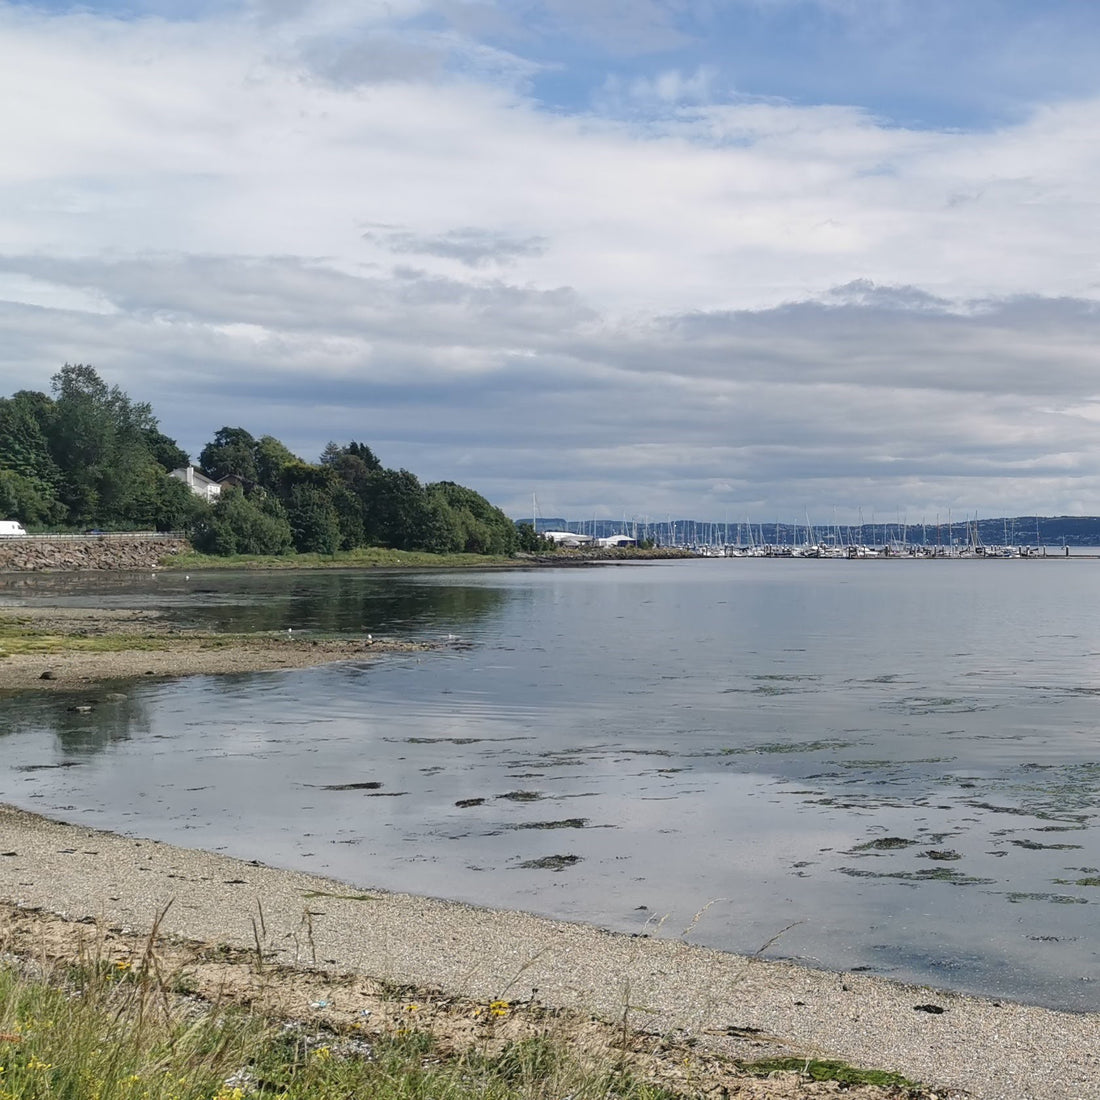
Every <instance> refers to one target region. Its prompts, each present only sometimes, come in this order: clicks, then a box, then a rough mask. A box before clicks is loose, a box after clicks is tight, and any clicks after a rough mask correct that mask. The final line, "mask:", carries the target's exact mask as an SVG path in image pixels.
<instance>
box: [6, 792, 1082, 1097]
mask: <svg viewBox="0 0 1100 1100" xmlns="http://www.w3.org/2000/svg"><path fill="white" fill-rule="evenodd" d="M0 897H2V898H4V899H6V900H8V901H10V902H14V903H17V904H19V905H21V906H23V907H40V908H43V909H46V910H48V911H50V912H54V913H59V914H62V915H64V916H66V917H68V918H70V919H87V918H94V919H102V920H104V921H106V922H107V923H108V924H109V925H113V926H122V927H124V928H127V929H131V930H134V931H138V932H145V931H148V930H149V929H150V928H151V927H152V925H153V923H154V922H155V921H156V919H157V918H158V915H160V914H162V913H163V919H162V921H161V931H162V932H164V933H168V934H174V935H179V936H183V937H186V938H189V939H194V940H200V941H203V942H208V943H226V944H229V945H232V946H235V947H244V948H252V947H254V946H255V943H256V937H257V935H259V936H260V937H261V938H262V940H263V947H264V949H265V951H268V952H270V953H271V954H272V956H273V957H274V958H275V959H276V960H277V961H281V962H285V963H290V964H303V963H309V964H310V965H313V959H314V958H316V962H317V965H318V966H321V967H323V968H328V969H331V970H332V971H334V972H337V971H338V972H359V973H363V974H369V975H371V976H373V977H376V978H383V979H387V980H389V981H391V982H395V983H399V984H405V983H407V984H410V985H424V986H429V987H433V988H439V989H442V990H445V991H448V992H451V993H454V994H462V995H467V996H473V997H490V998H491V997H508V998H512V999H523V998H525V997H530V996H535V997H537V998H538V999H539V1000H540V1001H542V1002H543V1003H544V1004H548V1005H556V1006H568V1007H572V1008H579V1009H582V1010H585V1011H589V1012H592V1013H595V1014H597V1015H599V1016H602V1017H605V1018H609V1019H616V1020H622V1019H623V1018H624V1016H625V1017H626V1019H627V1020H628V1021H629V1023H630V1024H631V1025H632V1026H634V1027H639V1028H645V1029H647V1030H653V1031H655V1032H659V1033H666V1032H670V1031H673V1030H675V1029H681V1031H682V1033H683V1034H687V1035H689V1036H697V1037H698V1039H699V1041H700V1042H701V1043H703V1044H707V1045H711V1046H715V1047H718V1048H721V1049H724V1050H728V1051H730V1052H732V1053H734V1054H735V1055H741V1056H743V1054H744V1049H743V1045H744V1044H746V1043H748V1044H749V1045H750V1046H751V1048H752V1050H753V1052H754V1054H753V1056H755V1057H759V1056H760V1054H759V1053H758V1051H759V1050H760V1049H761V1048H762V1047H763V1046H766V1047H767V1048H768V1050H769V1051H776V1052H785V1053H787V1054H792V1055H805V1056H813V1057H829V1058H841V1059H844V1060H846V1061H849V1062H852V1063H854V1064H857V1065H864V1066H869V1067H874V1068H879V1069H886V1070H891V1071H894V1072H897V1073H902V1074H905V1075H906V1076H907V1077H910V1078H912V1079H915V1080H920V1081H924V1082H926V1083H927V1084H929V1085H932V1086H935V1087H938V1088H940V1089H942V1090H945V1091H947V1090H953V1092H954V1094H955V1095H965V1096H972V1097H976V1098H981V1100H1087V1098H1094V1097H1095V1098H1098V1100H1100V1053H1098V1051H1100V1046H1098V1043H1097V1040H1098V1038H1100V1015H1098V1014H1072V1013H1065V1012H1055V1011H1051V1010H1049V1009H1044V1008H1037V1007H1034V1006H1027V1005H1020V1004H1014V1003H1010V1002H1004V1001H994V1000H988V999H981V998H974V997H964V996H960V995H958V994H953V993H947V992H941V991H936V990H932V989H929V988H926V987H914V986H907V985H902V984H899V983H895V982H891V981H887V980H885V979H881V978H874V977H869V976H867V975H863V974H858V975H857V974H835V973H827V972H822V971H815V970H809V969H805V968H802V967H798V966H794V965H791V964H787V963H778V962H768V961H764V960H760V959H747V958H743V957H740V956H736V955H731V954H726V953H723V952H718V951H712V950H707V949H704V948H699V947H695V946H692V945H690V944H687V943H684V942H683V941H681V940H670V939H653V938H648V937H638V936H626V935H621V934H614V933H609V932H605V931H602V930H600V929H598V928H593V927H588V926H584V925H577V924H568V923H564V922H561V921H554V920H547V919H543V918H540V917H535V916H532V915H529V914H526V913H518V912H501V911H495V910H488V909H477V908H473V907H470V906H466V905H460V904H457V903H454V902H449V901H445V900H439V899H433V898H423V897H414V896H410V895H404V894H391V893H387V892H385V891H379V890H369V891H367V892H364V891H363V890H362V889H361V888H359V887H351V886H348V885H346V884H344V883H340V882H335V881H333V880H330V879H326V878H321V877H317V876H312V875H307V874H301V873H298V872H292V871H285V870H279V869H277V868H273V867H268V866H264V865H261V864H258V863H251V862H241V861H239V860H234V859H230V858H228V857H225V856H220V855H216V854H212V853H208V852H201V851H191V850H187V849H182V848H176V847H173V846H170V845H167V844H161V843H158V842H155V841H149V840H140V839H135V838H131V837H123V836H118V835H114V834H110V833H103V832H98V831H95V830H91V829H87V828H84V827H81V826H73V825H66V824H63V823H59V822H54V821H49V820H47V819H45V818H42V817H37V816H35V815H33V814H28V813H25V812H23V811H20V810H16V809H14V808H11V807H2V806H0ZM166 907H167V911H166V912H165V908H166ZM940 1010H942V1011H940Z"/></svg>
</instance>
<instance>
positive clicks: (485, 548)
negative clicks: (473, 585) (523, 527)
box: [426, 481, 519, 554]
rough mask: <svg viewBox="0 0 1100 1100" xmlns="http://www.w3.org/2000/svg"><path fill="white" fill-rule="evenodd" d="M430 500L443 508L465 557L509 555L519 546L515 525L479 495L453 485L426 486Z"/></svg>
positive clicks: (439, 482) (443, 482)
mask: <svg viewBox="0 0 1100 1100" xmlns="http://www.w3.org/2000/svg"><path fill="white" fill-rule="evenodd" d="M426 492H427V494H428V496H429V498H435V499H438V500H440V501H442V502H443V503H444V504H446V506H447V508H448V510H449V512H450V514H451V517H452V519H451V523H452V526H453V528H454V530H455V534H456V537H457V539H458V542H459V546H458V549H460V550H463V551H465V552H466V553H468V554H512V553H515V550H516V546H517V545H518V541H519V539H518V535H517V533H516V525H515V524H514V523H513V522H512V521H511V520H510V519H509V518H508V517H507V516H506V515H505V514H504V513H503V512H502V511H501V510H500V509H499V508H495V507H494V506H493V505H492V504H490V503H489V502H488V501H487V500H486V499H485V498H484V497H483V496H482V495H481V494H480V493H477V492H475V491H474V490H473V489H467V488H466V486H464V485H457V484H455V482H453V481H437V482H435V483H434V484H432V485H429V486H427V489H426Z"/></svg>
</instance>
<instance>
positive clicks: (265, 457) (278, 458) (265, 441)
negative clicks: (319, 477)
mask: <svg viewBox="0 0 1100 1100" xmlns="http://www.w3.org/2000/svg"><path fill="white" fill-rule="evenodd" d="M253 453H254V455H255V459H256V480H257V481H258V482H259V483H260V485H262V486H263V487H264V488H265V489H266V490H267V491H268V492H269V493H275V492H278V491H279V486H280V484H281V482H282V476H283V469H284V468H285V467H286V466H288V465H289V464H290V463H292V462H301V461H302V460H301V459H300V458H299V457H298V456H297V455H296V454H294V453H293V452H292V451H291V450H289V449H288V448H287V447H285V446H284V445H283V444H282V443H281V442H279V440H277V439H276V438H275V437H274V436H273V435H262V436H260V438H259V439H258V440H256V444H255V447H254V448H253Z"/></svg>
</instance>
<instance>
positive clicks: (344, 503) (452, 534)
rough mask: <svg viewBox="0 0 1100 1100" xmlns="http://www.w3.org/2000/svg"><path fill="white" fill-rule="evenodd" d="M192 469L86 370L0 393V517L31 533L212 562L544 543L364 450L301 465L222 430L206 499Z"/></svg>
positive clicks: (444, 485) (444, 484) (495, 550)
mask: <svg viewBox="0 0 1100 1100" xmlns="http://www.w3.org/2000/svg"><path fill="white" fill-rule="evenodd" d="M189 462H190V458H189V456H188V454H187V453H186V452H185V451H184V450H182V449H181V448H180V447H179V446H178V445H177V443H176V441H175V440H174V439H170V438H169V437H168V436H166V435H164V434H163V433H162V432H161V431H160V427H159V424H158V421H157V419H156V417H155V416H154V415H153V411H152V408H151V406H149V405H148V404H145V403H143V402H136V401H133V400H131V399H130V398H129V397H128V396H127V395H126V394H125V393H123V391H122V390H121V389H119V387H118V386H108V385H107V383H105V382H104V381H103V380H102V379H101V378H100V377H99V375H98V374H97V373H96V371H95V370H94V369H93V368H92V367H91V366H88V365H86V364H66V365H65V366H64V367H62V368H61V370H60V371H58V372H57V374H55V375H54V376H53V378H52V379H51V393H50V394H44V393H38V392H34V391H30V390H21V391H19V392H18V393H15V394H13V395H12V396H11V397H6V398H0V518H5V519H18V520H20V521H21V522H22V523H23V524H24V525H25V526H27V527H29V528H39V529H41V528H55V529H57V528H63V529H78V530H87V529H89V528H97V529H114V530H120V529H128V530H133V529H139V530H158V531H184V532H186V533H187V534H188V535H189V536H190V538H191V541H192V544H193V545H194V546H195V548H196V549H198V550H202V551H205V552H207V553H211V554H220V555H228V554H285V553H289V552H291V551H297V552H299V553H310V552H316V553H321V554H332V553H335V552H336V551H338V550H351V549H355V548H357V547H363V546H381V547H390V548H393V549H398V550H426V551H430V552H434V553H475V554H511V553H513V552H515V551H516V550H521V549H530V550H534V549H541V548H542V546H541V544H542V542H543V540H542V539H541V538H539V537H538V536H537V535H535V533H534V532H533V531H532V530H531V529H530V525H520V527H519V528H518V529H517V527H516V525H515V524H514V523H513V522H512V521H511V520H510V519H509V518H508V517H507V516H506V515H505V514H504V513H503V512H502V511H501V510H500V509H499V508H496V507H494V506H493V505H492V504H490V503H489V502H488V501H487V500H486V499H485V498H484V497H483V496H481V495H480V494H479V493H476V492H474V491H473V490H472V489H467V488H466V487H464V486H462V485H458V484H456V483H455V482H453V481H437V482H433V483H430V484H422V483H421V482H420V480H419V479H418V478H417V477H416V476H415V475H414V474H412V473H410V472H409V471H408V470H390V469H387V468H386V467H384V466H383V465H382V463H381V461H380V460H379V459H378V458H377V456H376V455H375V454H374V452H373V451H372V450H371V448H370V447H369V446H368V445H367V444H365V443H360V442H349V443H347V444H344V445H339V444H336V443H329V444H328V446H326V447H325V449H324V451H323V453H322V454H321V456H320V461H319V462H317V463H311V462H305V461H303V460H302V459H301V458H300V457H299V456H298V455H296V454H294V453H293V452H292V451H290V450H289V449H288V448H287V447H286V446H285V445H284V444H283V443H281V442H280V441H279V440H278V439H276V438H274V437H273V436H270V435H263V436H260V437H259V438H256V437H254V436H253V435H251V434H250V433H249V432H248V431H246V430H245V429H244V428H240V427H223V428H221V429H219V430H218V431H217V432H216V433H215V435H214V438H213V439H212V440H211V441H210V442H209V443H208V444H207V445H206V446H205V447H204V448H203V450H202V452H201V454H200V455H199V464H198V465H199V469H200V471H201V472H202V473H203V474H205V475H206V476H207V477H210V478H212V479H214V480H216V481H219V482H221V483H222V487H221V492H220V495H219V497H218V498H217V499H216V500H215V501H213V502H212V503H211V502H207V501H206V500H204V499H203V498H201V497H199V496H197V495H196V494H194V493H192V492H191V490H190V489H189V488H188V487H187V485H185V484H184V483H183V482H182V481H181V480H179V479H178V478H173V477H171V476H169V475H170V473H171V471H172V470H176V469H180V468H185V467H187V466H188V465H189Z"/></svg>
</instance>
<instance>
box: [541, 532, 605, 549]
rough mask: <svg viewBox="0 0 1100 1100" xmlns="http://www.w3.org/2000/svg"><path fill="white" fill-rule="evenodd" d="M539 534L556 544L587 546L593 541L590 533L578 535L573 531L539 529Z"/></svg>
mask: <svg viewBox="0 0 1100 1100" xmlns="http://www.w3.org/2000/svg"><path fill="white" fill-rule="evenodd" d="M539 534H540V535H542V537H543V538H544V539H549V540H550V541H551V542H554V543H557V545H558V546H588V545H589V544H590V543H592V542H595V539H593V538H592V536H591V535H578V534H576V533H575V532H573V531H540V532H539Z"/></svg>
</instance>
